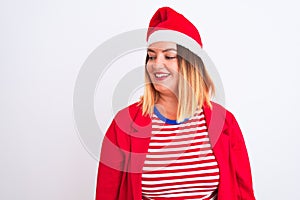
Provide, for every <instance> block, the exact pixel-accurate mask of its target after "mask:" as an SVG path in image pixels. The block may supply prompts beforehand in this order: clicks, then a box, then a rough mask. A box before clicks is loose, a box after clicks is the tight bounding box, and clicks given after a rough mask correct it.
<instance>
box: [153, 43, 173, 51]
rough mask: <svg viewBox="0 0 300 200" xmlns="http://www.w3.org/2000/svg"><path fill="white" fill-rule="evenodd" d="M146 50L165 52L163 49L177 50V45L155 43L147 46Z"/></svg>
mask: <svg viewBox="0 0 300 200" xmlns="http://www.w3.org/2000/svg"><path fill="white" fill-rule="evenodd" d="M148 49H152V50H161V51H162V50H165V49H174V50H176V49H177V45H176V43H174V42H155V43H152V44H150V45H149V46H148Z"/></svg>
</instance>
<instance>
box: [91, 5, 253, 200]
mask: <svg viewBox="0 0 300 200" xmlns="http://www.w3.org/2000/svg"><path fill="white" fill-rule="evenodd" d="M147 42H148V49H147V58H146V65H145V91H144V95H143V97H142V98H141V100H140V101H139V102H137V103H135V104H132V105H130V106H128V107H127V108H125V109H123V110H121V111H119V112H118V113H117V115H116V116H115V118H114V120H113V121H112V123H111V125H110V127H109V128H108V130H107V133H106V136H105V138H104V140H103V144H102V150H101V159H100V163H99V171H98V180H97V190H96V199H97V200H100V199H101V200H117V199H119V200H141V199H145V200H146V199H155V200H160V199H172V200H175V199H176V200H183V199H203V200H204V199H205V200H206V199H218V200H238V199H245V200H248V199H249V200H253V199H255V197H254V193H253V188H252V178H251V170H250V164H249V158H248V154H247V150H246V146H245V143H244V139H243V136H242V133H241V130H240V128H239V125H238V123H237V121H236V119H235V117H234V116H233V114H232V113H230V112H229V111H227V110H226V109H225V108H223V107H222V106H221V105H219V104H217V103H214V102H212V101H210V97H211V96H212V95H213V94H214V84H213V82H212V80H211V78H210V77H209V75H208V73H207V71H206V69H205V65H204V63H203V61H202V59H201V52H202V42H201V38H200V35H199V32H198V30H197V29H196V27H195V26H194V25H193V24H192V23H191V22H190V21H188V20H187V19H186V18H185V17H184V16H183V15H181V14H179V13H177V12H176V11H174V10H173V9H171V8H169V7H163V8H160V9H158V10H157V12H156V13H155V14H154V16H153V17H152V19H151V21H150V24H149V29H148V32H147Z"/></svg>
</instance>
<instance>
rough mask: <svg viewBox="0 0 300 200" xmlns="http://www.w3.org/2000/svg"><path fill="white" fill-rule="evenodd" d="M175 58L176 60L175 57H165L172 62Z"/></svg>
mask: <svg viewBox="0 0 300 200" xmlns="http://www.w3.org/2000/svg"><path fill="white" fill-rule="evenodd" d="M175 58H177V57H176V56H166V59H167V60H172V59H175Z"/></svg>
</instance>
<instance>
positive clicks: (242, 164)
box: [230, 114, 255, 200]
mask: <svg viewBox="0 0 300 200" xmlns="http://www.w3.org/2000/svg"><path fill="white" fill-rule="evenodd" d="M231 115H232V114H231ZM230 135H231V151H232V152H231V156H232V162H233V166H234V168H235V173H236V179H237V188H236V189H237V191H238V199H241V200H255V197H254V192H253V185H252V175H251V168H250V162H249V157H248V152H247V149H246V145H245V141H244V138H243V135H242V132H241V129H240V127H239V125H238V123H237V121H236V119H235V117H234V116H233V115H232V121H231V126H230Z"/></svg>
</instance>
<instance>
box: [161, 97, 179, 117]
mask: <svg viewBox="0 0 300 200" xmlns="http://www.w3.org/2000/svg"><path fill="white" fill-rule="evenodd" d="M156 108H157V109H158V111H159V112H160V113H161V114H162V115H163V116H164V117H166V118H168V119H172V120H175V119H177V108H178V99H177V97H176V96H175V95H174V96H168V95H160V97H159V99H158V101H157V103H156Z"/></svg>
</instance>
